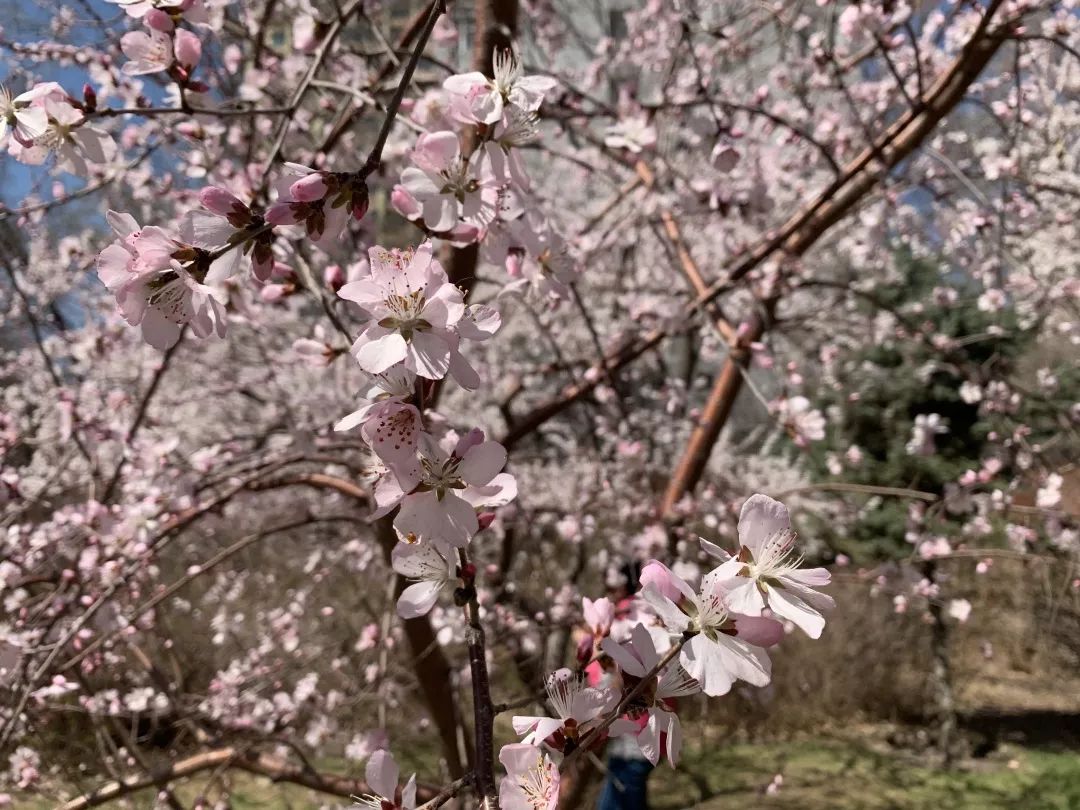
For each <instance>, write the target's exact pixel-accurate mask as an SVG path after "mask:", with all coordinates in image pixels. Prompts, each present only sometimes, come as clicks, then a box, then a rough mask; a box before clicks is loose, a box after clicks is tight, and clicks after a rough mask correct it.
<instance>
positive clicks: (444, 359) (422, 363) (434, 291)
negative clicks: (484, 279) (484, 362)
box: [338, 242, 479, 388]
mask: <svg viewBox="0 0 1080 810" xmlns="http://www.w3.org/2000/svg"><path fill="white" fill-rule="evenodd" d="M369 257H370V260H371V271H370V275H369V276H368V277H366V278H361V279H358V280H356V281H352V282H350V283H348V284H346V285H345V286H343V287H342V288H341V289H340V290H338V295H339V296H340V297H341V298H344V299H345V300H346V301H352V302H354V303H356V304H359V305H360V307H361V308H362V309H363V310H364V312H365V313H366V315H367V316H368V318H367V321H366V323H367V326H366V328H365V329H364V331H363V332H362V333H361V335H360V336H359V337H358V338H357V339H356V342H355V343H354V344H353V347H352V353H353V356H354V357H355V358H356V360H357V362H358V363H359V364H360V367H361V368H362V369H364V371H367V372H368V373H370V374H381V373H382V372H384V371H386V370H387V369H388V368H390V367H391V366H393V365H395V364H397V363H404V364H405V367H406V368H407V369H408V370H409V371H412V372H414V373H416V374H418V375H420V376H421V377H425V378H427V379H430V380H437V379H442V378H443V377H445V376H446V375H447V374H448V373H449V374H452V375H453V376H454V378H455V379H456V380H457V381H458V382H459V383H460V384H461V385H463V386H464V387H466V388H473V387H475V386H476V385H478V384H479V378H478V377H477V375H476V372H475V371H474V370H473V368H472V367H471V366H470V365H469V364H468V362H466V361H465V359H464V358H463V357H462V356H461V354H460V352H459V351H458V343H459V339H460V335H459V333H458V331H457V326H458V323H459V321H461V320H462V318H463V316H464V315H465V304H464V303H463V300H462V294H461V291H460V290H459V289H458V288H457V287H455V286H454V285H452V284H450V282H449V279H448V278H447V276H446V271H445V270H443V268H442V265H441V264H439V262H438V261H436V260H435V259H434V258H433V257H432V249H431V243H430V242H425V243H424V244H423V245H421V246H420V247H419V248H418V249H417V250H416V252H415V253H412V252H410V251H406V252H398V251H387V250H384V249H383V248H372V249H371V250H370V251H369Z"/></svg>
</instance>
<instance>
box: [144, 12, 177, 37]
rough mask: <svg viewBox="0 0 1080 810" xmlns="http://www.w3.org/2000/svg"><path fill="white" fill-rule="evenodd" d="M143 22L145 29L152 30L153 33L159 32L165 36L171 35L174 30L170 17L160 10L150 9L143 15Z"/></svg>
mask: <svg viewBox="0 0 1080 810" xmlns="http://www.w3.org/2000/svg"><path fill="white" fill-rule="evenodd" d="M143 22H144V23H146V27H147V28H153V29H154V30H155V31H161V32H162V33H165V34H171V33H172V32H173V29H174V28H176V26H175V25H173V21H172V17H170V16H169V15H168V14H167V13H166V12H164V11H162V10H161V9H160V8H152V9H150V10H149V11H148V12H146V14H144V15H143Z"/></svg>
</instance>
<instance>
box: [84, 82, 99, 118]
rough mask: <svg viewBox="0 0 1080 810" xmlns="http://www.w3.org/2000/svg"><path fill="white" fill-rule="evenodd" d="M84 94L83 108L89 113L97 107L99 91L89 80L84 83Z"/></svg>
mask: <svg viewBox="0 0 1080 810" xmlns="http://www.w3.org/2000/svg"><path fill="white" fill-rule="evenodd" d="M82 95H83V109H84V110H86V112H88V113H92V112H94V110H96V109H97V92H96V91H95V90H94V88H93V86H92V85H91V84H90V83H89V82H87V83H86V84H84V85H83V88H82Z"/></svg>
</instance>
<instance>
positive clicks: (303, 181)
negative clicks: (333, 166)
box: [289, 172, 329, 202]
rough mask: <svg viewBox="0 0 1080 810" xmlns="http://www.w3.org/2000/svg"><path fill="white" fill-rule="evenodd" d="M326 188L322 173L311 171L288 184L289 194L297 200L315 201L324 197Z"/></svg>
mask: <svg viewBox="0 0 1080 810" xmlns="http://www.w3.org/2000/svg"><path fill="white" fill-rule="evenodd" d="M328 190H329V188H328V187H327V185H326V178H325V177H324V176H323V173H322V172H312V173H311V174H306V175H304V176H303V177H301V178H300V179H299V180H297V181H296V182H295V183H293V184H292V185H291V186H289V196H291V197H292V198H293V199H294V200H296V201H297V202H315V201H316V200H321V199H322V198H323V197H325V196H326V192H327V191H328Z"/></svg>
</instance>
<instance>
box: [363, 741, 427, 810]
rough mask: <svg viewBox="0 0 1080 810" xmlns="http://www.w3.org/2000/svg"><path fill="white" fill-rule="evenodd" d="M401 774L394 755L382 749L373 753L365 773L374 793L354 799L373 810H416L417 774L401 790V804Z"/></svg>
mask: <svg viewBox="0 0 1080 810" xmlns="http://www.w3.org/2000/svg"><path fill="white" fill-rule="evenodd" d="M399 774H400V771H399V769H398V765H397V762H395V761H394V756H393V754H391V753H390V752H389V751H386V750H382V749H380V750H378V751H376V752H375V753H373V754H372V755H371V757H370V758H369V759H368V763H367V769H366V770H365V771H364V777H365V779H367V783H368V787H369V788H370V789H371V790H372V793H369V794H367V795H365V796H356V797H354V798H355V799H356V802H357V804H358V805H359V806H360V807H368V808H371V810H415V808H416V774H413V775H412V776H410V777H409V781H408V782H407V783H406V785H405V787H404V788H402V789H401V801H400V802H399V801H398V800H397V795H398V776H399Z"/></svg>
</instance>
